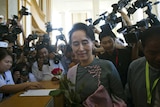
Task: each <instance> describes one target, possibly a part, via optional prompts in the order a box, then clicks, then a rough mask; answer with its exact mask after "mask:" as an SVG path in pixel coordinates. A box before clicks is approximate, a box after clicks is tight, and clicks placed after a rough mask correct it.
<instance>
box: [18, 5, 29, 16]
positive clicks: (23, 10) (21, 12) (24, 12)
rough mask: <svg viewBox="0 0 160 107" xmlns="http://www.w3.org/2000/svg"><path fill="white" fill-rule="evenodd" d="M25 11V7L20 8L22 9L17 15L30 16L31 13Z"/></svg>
mask: <svg viewBox="0 0 160 107" xmlns="http://www.w3.org/2000/svg"><path fill="white" fill-rule="evenodd" d="M27 10H28V9H27V8H26V7H24V6H22V9H21V10H20V11H19V13H20V14H21V15H32V14H31V13H29V12H27Z"/></svg>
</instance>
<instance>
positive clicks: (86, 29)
mask: <svg viewBox="0 0 160 107" xmlns="http://www.w3.org/2000/svg"><path fill="white" fill-rule="evenodd" d="M77 30H83V31H84V32H85V33H86V37H87V38H89V39H91V40H92V41H94V40H95V36H94V32H93V30H92V29H91V28H90V27H89V26H87V25H86V24H84V23H81V22H80V23H76V24H74V25H73V27H72V29H71V30H70V32H69V43H70V44H71V41H72V34H73V33H74V32H75V31H77Z"/></svg>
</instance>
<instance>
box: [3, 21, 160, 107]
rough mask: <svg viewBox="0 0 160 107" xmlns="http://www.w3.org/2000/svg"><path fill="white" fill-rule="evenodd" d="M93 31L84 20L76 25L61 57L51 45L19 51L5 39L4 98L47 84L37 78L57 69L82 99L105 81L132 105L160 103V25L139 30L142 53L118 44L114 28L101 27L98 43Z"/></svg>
mask: <svg viewBox="0 0 160 107" xmlns="http://www.w3.org/2000/svg"><path fill="white" fill-rule="evenodd" d="M94 34H95V32H94V30H93V29H91V28H90V27H89V26H87V25H86V24H84V23H76V24H74V25H73V27H72V29H71V30H70V32H69V43H67V44H65V45H64V48H63V50H62V52H63V53H62V54H61V55H60V56H59V55H57V54H58V52H57V49H56V47H55V46H52V45H50V44H47V45H46V44H44V43H39V44H38V45H36V46H35V47H32V48H29V50H28V51H26V50H24V47H21V48H19V49H16V51H15V43H13V42H11V41H9V40H3V42H5V43H7V47H5V46H4V47H3V46H2V47H0V65H1V66H0V101H3V99H5V98H7V97H9V96H10V95H12V94H14V93H16V92H19V91H23V90H28V89H39V88H43V86H41V84H40V83H39V81H48V80H52V79H53V77H54V75H53V74H52V71H53V70H54V69H56V68H59V69H61V70H62V75H67V77H68V79H70V80H71V81H72V82H73V83H74V84H75V91H76V92H77V93H79V94H80V97H81V102H82V103H83V102H84V101H85V100H86V99H87V98H88V97H89V96H90V95H92V94H93V93H94V92H95V91H96V90H97V89H98V87H99V86H101V85H103V86H104V88H105V89H106V90H107V91H108V93H109V95H112V94H113V95H115V96H117V97H119V98H120V99H122V100H123V101H125V102H126V104H127V106H128V107H159V106H160V85H159V84H160V82H159V79H160V47H159V44H160V36H159V34H160V26H151V27H150V28H148V29H146V30H145V31H144V32H143V33H142V34H141V39H140V43H141V45H142V47H143V56H139V54H138V47H133V46H138V45H137V44H134V45H132V47H130V46H123V48H118V47H116V42H115V41H116V38H117V37H116V35H115V34H114V33H113V32H112V31H111V30H108V29H106V31H104V30H103V31H101V32H99V41H100V42H99V45H98V46H97V44H96V43H97V41H96V40H95V35H94ZM42 41H43V39H42ZM138 43H139V42H138ZM0 46H1V44H0ZM100 48H101V49H100ZM98 49H100V50H101V51H100V52H99V51H98ZM26 52H27V53H26ZM73 68H74V70H73ZM82 88H83V89H82ZM80 89H82V90H81V91H80ZM97 100H98V99H97ZM100 102H101V101H99V103H100Z"/></svg>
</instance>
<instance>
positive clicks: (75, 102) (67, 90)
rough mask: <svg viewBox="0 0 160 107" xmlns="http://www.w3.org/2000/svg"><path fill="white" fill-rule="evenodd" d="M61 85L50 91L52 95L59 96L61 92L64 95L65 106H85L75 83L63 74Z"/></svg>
mask: <svg viewBox="0 0 160 107" xmlns="http://www.w3.org/2000/svg"><path fill="white" fill-rule="evenodd" d="M59 84H60V87H59V89H57V90H53V91H50V93H49V95H50V96H53V97H54V96H58V95H60V94H63V95H64V98H65V107H83V106H82V104H81V98H80V95H79V94H78V93H76V92H75V90H74V88H75V85H74V84H73V83H72V82H71V81H70V80H68V79H67V77H66V76H63V77H62V78H61V79H60V83H59Z"/></svg>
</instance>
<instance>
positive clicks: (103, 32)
mask: <svg viewBox="0 0 160 107" xmlns="http://www.w3.org/2000/svg"><path fill="white" fill-rule="evenodd" d="M108 36H110V37H111V38H113V39H115V38H116V35H115V34H114V33H113V32H112V31H111V30H108V31H102V32H100V34H99V40H100V41H101V40H102V39H103V38H104V37H108Z"/></svg>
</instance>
